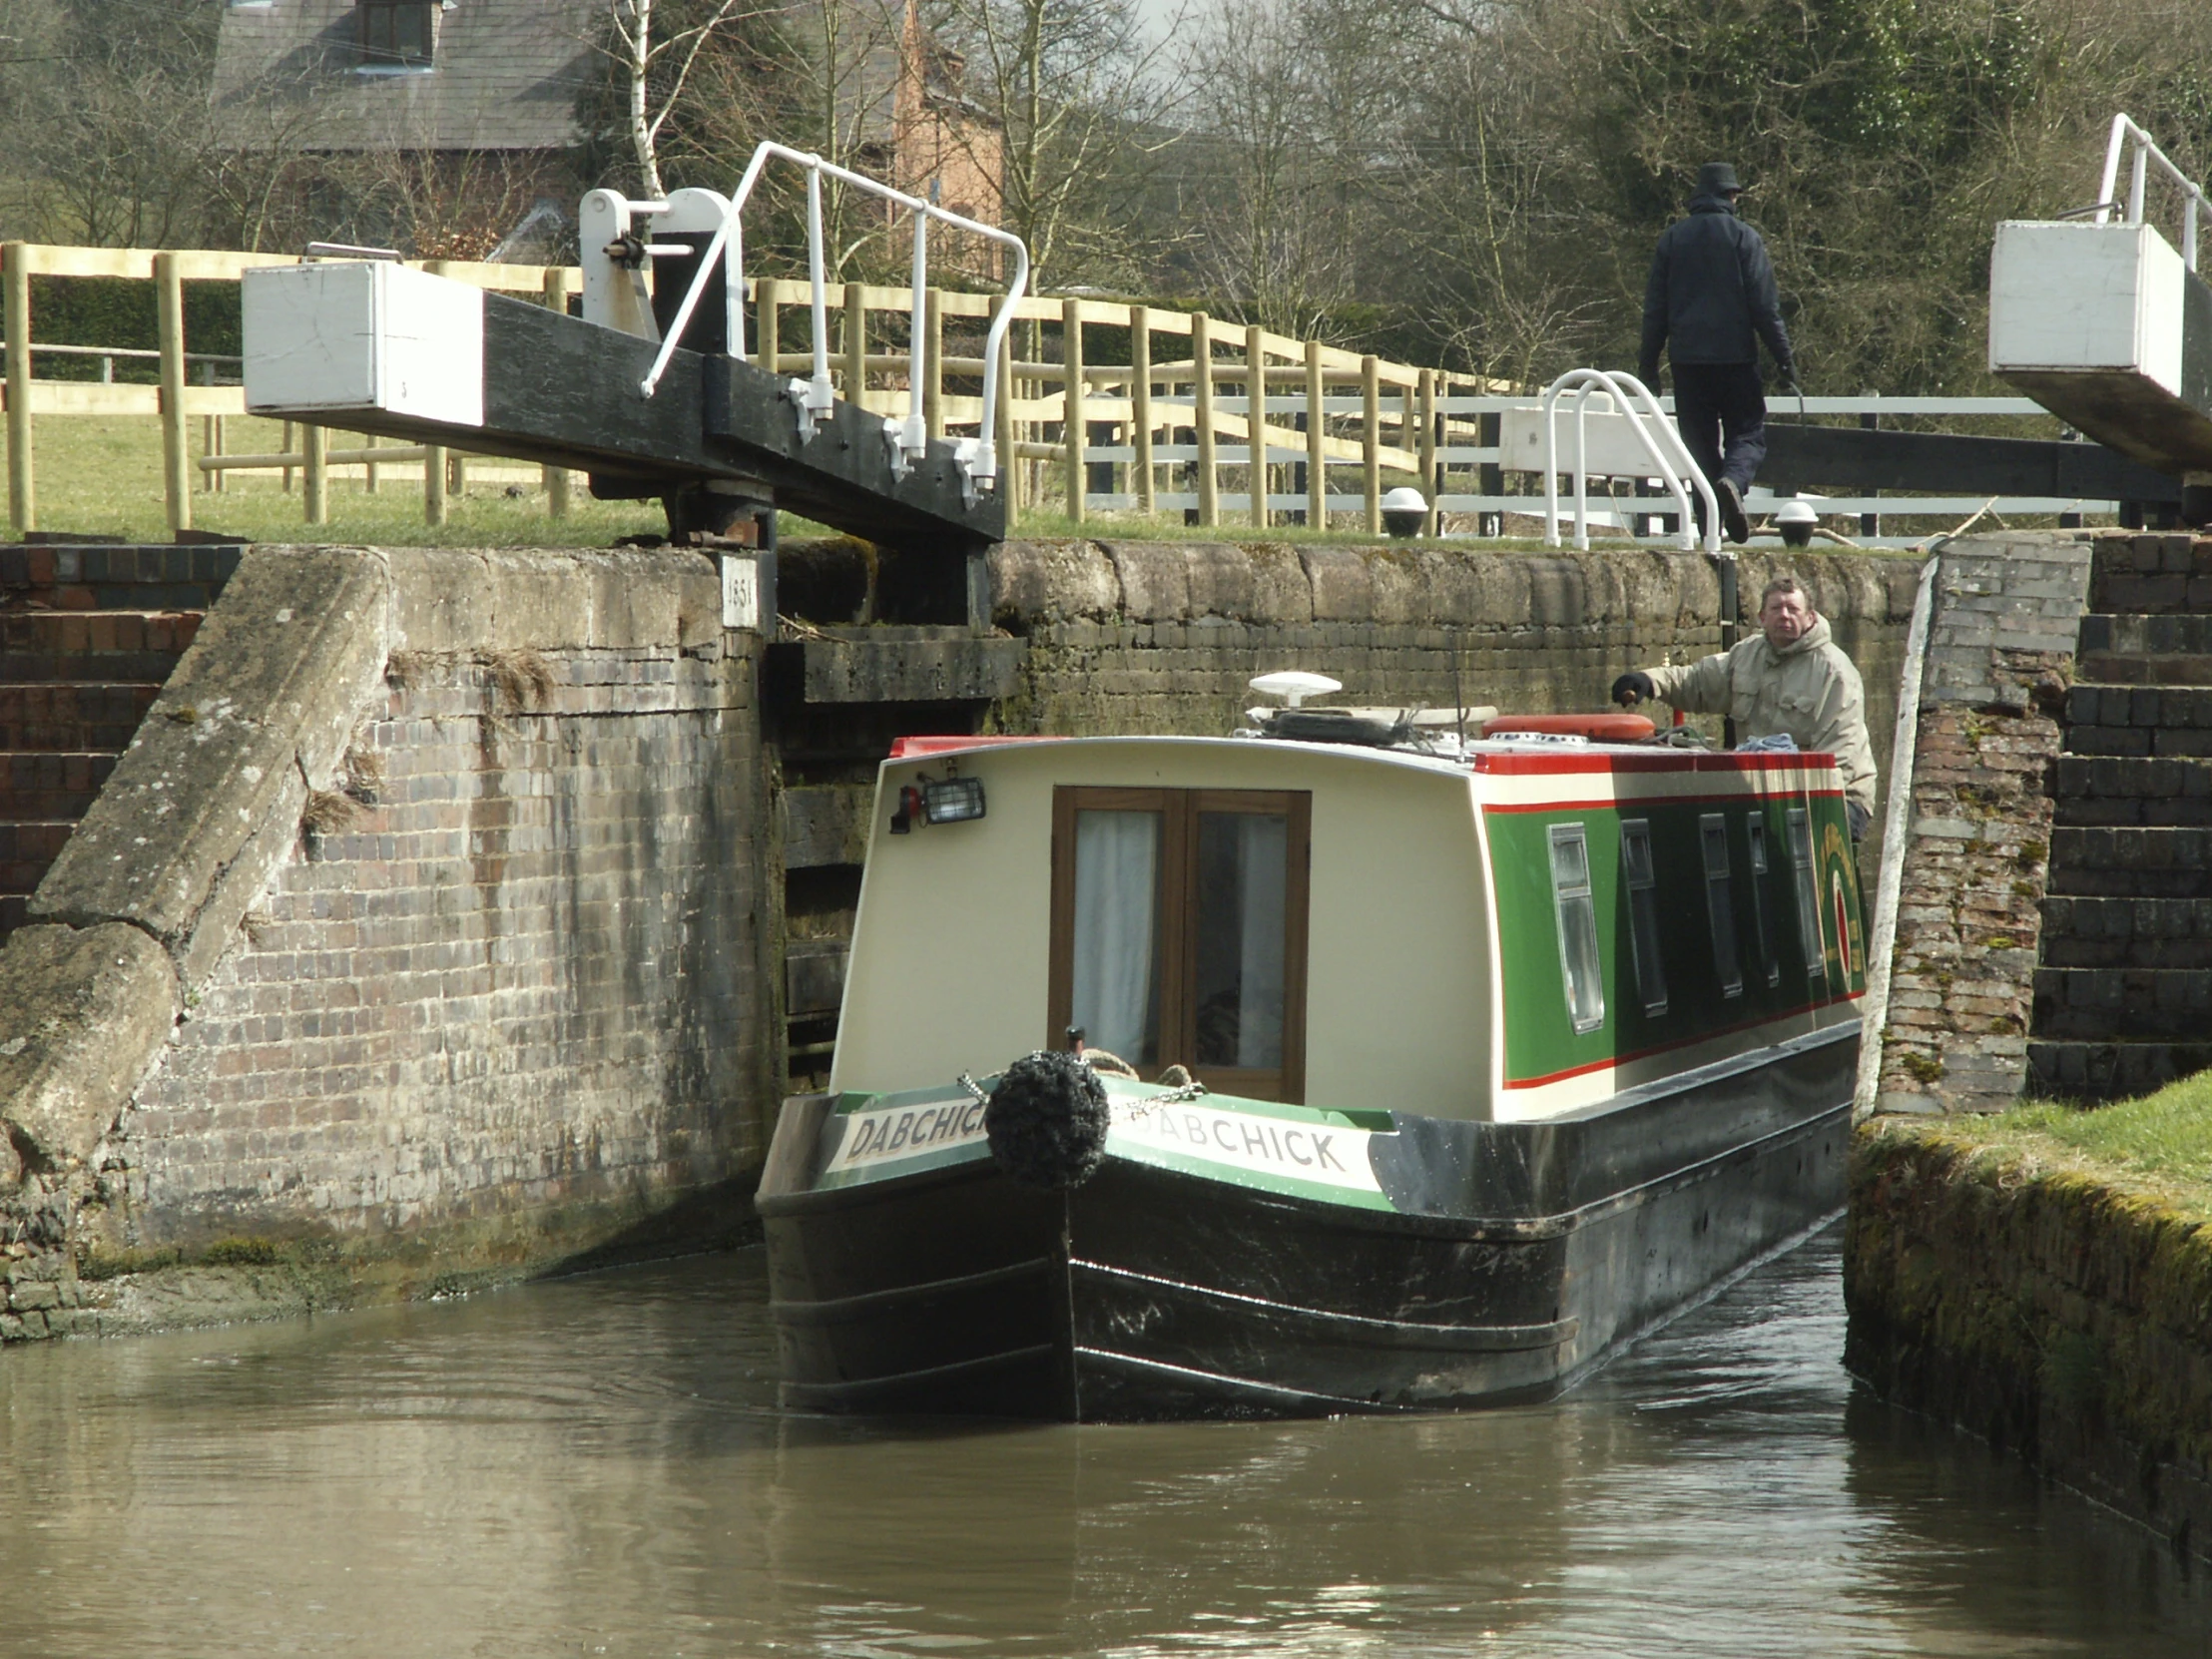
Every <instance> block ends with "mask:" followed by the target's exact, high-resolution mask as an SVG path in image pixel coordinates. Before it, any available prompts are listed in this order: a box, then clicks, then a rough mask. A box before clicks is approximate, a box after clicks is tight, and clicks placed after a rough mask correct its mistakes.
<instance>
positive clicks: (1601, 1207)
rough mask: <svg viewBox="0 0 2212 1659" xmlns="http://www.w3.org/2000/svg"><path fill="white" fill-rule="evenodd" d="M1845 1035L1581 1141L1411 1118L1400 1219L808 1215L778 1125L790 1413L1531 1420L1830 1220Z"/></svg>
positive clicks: (1289, 1200)
mask: <svg viewBox="0 0 2212 1659" xmlns="http://www.w3.org/2000/svg"><path fill="white" fill-rule="evenodd" d="M1857 1053H1858V1041H1857V1029H1856V1026H1853V1027H1850V1028H1848V1029H1846V1030H1838V1031H1831V1032H1828V1033H1823V1034H1820V1036H1819V1037H1818V1039H1817V1040H1805V1041H1801V1042H1799V1043H1796V1044H1790V1045H1784V1046H1783V1047H1781V1048H1779V1049H1775V1050H1769V1051H1766V1053H1764V1054H1763V1055H1761V1056H1756V1057H1751V1058H1748V1059H1746V1060H1743V1061H1738V1062H1732V1063H1729V1064H1727V1065H1723V1066H1718V1067H1711V1068H1707V1069H1706V1071H1705V1072H1702V1073H1697V1074H1691V1075H1689V1076H1687V1077H1685V1078H1683V1079H1680V1080H1678V1086H1670V1087H1669V1088H1667V1089H1665V1090H1662V1091H1657V1092H1654V1093H1650V1094H1648V1095H1647V1096H1646V1097H1645V1098H1641V1099H1633V1100H1626V1101H1622V1102H1618V1103H1614V1104H1611V1105H1609V1106H1607V1107H1605V1108H1603V1109H1601V1110H1596V1111H1592V1112H1588V1113H1582V1114H1576V1115H1573V1116H1571V1117H1569V1118H1567V1119H1564V1120H1551V1121H1546V1122H1540V1123H1522V1124H1513V1123H1507V1124H1487V1123H1484V1124H1469V1123H1458V1122H1452V1121H1447V1120H1440V1119H1432V1118H1419V1117H1413V1116H1409V1115H1403V1114H1399V1115H1395V1116H1394V1117H1393V1125H1394V1130H1393V1132H1392V1133H1390V1134H1388V1135H1379V1136H1377V1137H1376V1138H1375V1141H1374V1146H1375V1148H1376V1151H1375V1154H1374V1156H1375V1159H1376V1163H1377V1167H1378V1170H1379V1173H1380V1174H1381V1176H1382V1178H1383V1187H1384V1189H1385V1191H1386V1192H1387V1193H1388V1195H1389V1197H1390V1200H1391V1202H1392V1203H1393V1205H1394V1206H1395V1208H1394V1209H1391V1210H1380V1209H1368V1208H1356V1207H1353V1206H1351V1205H1348V1204H1341V1203H1333V1202H1330V1201H1328V1200H1326V1199H1321V1198H1312V1197H1303V1196H1292V1195H1287V1194H1284V1193H1279V1192H1269V1191H1262V1190H1256V1189H1254V1188H1252V1187H1249V1186H1243V1185H1238V1184H1235V1183H1234V1182H1231V1181H1225V1180H1215V1179H1210V1178H1208V1177H1206V1176H1204V1175H1200V1174H1192V1173H1185V1172H1182V1171H1178V1170H1175V1169H1167V1168H1161V1167H1158V1166H1157V1165H1154V1164H1148V1163H1145V1162H1141V1161H1137V1160H1134V1159H1129V1158H1119V1157H1114V1158H1109V1160H1108V1162H1107V1164H1106V1165H1105V1167H1104V1168H1103V1169H1101V1170H1100V1171H1099V1173H1098V1174H1097V1175H1095V1176H1094V1177H1093V1178H1092V1179H1090V1180H1089V1181H1087V1182H1085V1183H1083V1184H1082V1185H1080V1186H1078V1187H1075V1188H1073V1189H1072V1190H1070V1191H1067V1192H1064V1193H1047V1192H1041V1191H1038V1190H1035V1189H1031V1188H1025V1187H1021V1186H1017V1185H1016V1184H1014V1183H1013V1182H1011V1181H1009V1180H1007V1179H1006V1178H1005V1177H1004V1176H1002V1175H1000V1174H999V1173H998V1171H997V1168H996V1166H995V1165H993V1164H992V1163H991V1162H990V1161H989V1160H988V1159H987V1158H983V1159H979V1160H971V1161H968V1162H964V1163H959V1164H955V1165H951V1166H949V1167H943V1168H938V1169H933V1170H927V1171H923V1172H920V1173H917V1174H912V1175H905V1176H899V1177H896V1178H893V1179H889V1180H880V1181H875V1182H870V1183H866V1184H862V1185H852V1186H842V1187H827V1188H818V1187H815V1186H814V1185H813V1176H814V1174H815V1173H818V1171H817V1170H816V1169H813V1168H810V1164H809V1157H810V1154H809V1149H810V1148H811V1147H814V1146H817V1145H819V1144H821V1139H822V1134H821V1131H822V1125H823V1122H824V1120H825V1117H826V1114H827V1112H828V1110H829V1102H828V1101H827V1100H825V1099H824V1098H823V1097H801V1098H800V1099H797V1100H794V1101H792V1102H790V1103H788V1104H787V1106H786V1108H785V1116H784V1120H783V1122H782V1123H781V1124H780V1125H779V1130H778V1137H777V1148H776V1152H775V1153H774V1155H772V1159H771V1168H770V1171H769V1176H768V1179H767V1180H766V1181H765V1182H764V1187H763V1191H762V1196H761V1199H760V1208H761V1213H762V1216H763V1220H764V1223H765V1226H766V1228H767V1233H768V1244H769V1256H770V1275H771V1287H772V1295H773V1298H774V1302H773V1306H772V1312H773V1314H774V1316H775V1319H776V1323H777V1327H778V1331H779V1337H780V1342H781V1347H782V1360H783V1375H784V1399H785V1402H786V1404H787V1405H789V1406H792V1407H794V1408H799V1409H814V1410H829V1411H859V1412H869V1413H907V1412H926V1413H939V1412H952V1413H971V1414H988V1415H1004V1416H1022V1417H1046V1418H1059V1419H1073V1420H1083V1421H1099V1420H1127V1419H1157V1418H1184V1417H1206V1416H1289V1415H1323V1414H1334V1413H1342V1412H1358V1411H1403V1410H1419V1409H1435V1408H1442V1407H1455V1406H1466V1405H1477V1404H1493V1403H1505V1402H1509V1401H1516V1400H1526V1399H1534V1398H1541V1397H1544V1396H1546V1395H1549V1394H1551V1393H1554V1392H1556V1391H1558V1390H1559V1389H1560V1388H1562V1387H1565V1386H1568V1385H1570V1384H1571V1383H1573V1382H1574V1381H1575V1380H1576V1379H1578V1378H1579V1377H1581V1376H1583V1375H1585V1374H1586V1373H1588V1372H1589V1371H1590V1370H1592V1369H1593V1368H1594V1367H1596V1366H1598V1365H1600V1364H1602V1363H1603V1362H1604V1360H1605V1359H1606V1358H1607V1357H1608V1356H1609V1355H1611V1354H1612V1353H1614V1352H1616V1351H1617V1350H1618V1349H1619V1348H1620V1347H1621V1346H1622V1345H1623V1344H1625V1343H1627V1342H1630V1341H1633V1340H1634V1339H1635V1338H1636V1337H1637V1336H1639V1335H1641V1334H1643V1333H1644V1332H1646V1331H1648V1330H1650V1329H1652V1328H1653V1327H1655V1326H1656V1325H1659V1324H1661V1323H1664V1322H1665V1321H1666V1320H1667V1319H1670V1318H1672V1317H1674V1316H1675V1315H1676V1314H1679V1313H1680V1312H1682V1311H1683V1310H1684V1309H1686V1308H1688V1307H1691V1306H1694V1305H1695V1304H1696V1303H1698V1302H1699V1301H1702V1300H1703V1299H1704V1298H1706V1297H1708V1296H1710V1295H1711V1294H1713V1293H1714V1292H1715V1291H1716V1290H1718V1289H1719V1288H1721V1287H1722V1286H1724V1285H1725V1284H1727V1283H1728V1282H1729V1281H1730V1280H1731V1279H1733V1278H1734V1277H1735V1276H1737V1275H1739V1274H1741V1273H1742V1272H1744V1271H1745V1270H1747V1269H1748V1268H1750V1267H1751V1266H1753V1265H1754V1264H1756V1263H1757V1262H1759V1261H1761V1260H1763V1259H1765V1258H1766V1257H1768V1256H1770V1255H1772V1254H1773V1253H1774V1252H1775V1251H1777V1250H1779V1249H1782V1248H1784V1247H1786V1246H1787V1245H1789V1244H1790V1243H1793V1242H1795V1241H1796V1240H1797V1239H1799V1238H1802V1237H1803V1236H1804V1235H1805V1234H1806V1233H1807V1232H1809V1231H1810V1230H1812V1229H1814V1228H1816V1227H1818V1226H1819V1225H1821V1224H1822V1223H1823V1222H1824V1221H1826V1220H1827V1219H1829V1218H1830V1217H1832V1216H1833V1215H1834V1214H1835V1213H1836V1212H1837V1210H1838V1209H1839V1208H1840V1207H1841V1205H1842V1202H1843V1192H1844V1161H1845V1155H1846V1147H1847V1141H1848V1134H1849V1117H1850V1110H1849V1101H1850V1093H1851V1080H1852V1076H1853V1073H1854V1071H1855V1069H1856V1063H1857Z"/></svg>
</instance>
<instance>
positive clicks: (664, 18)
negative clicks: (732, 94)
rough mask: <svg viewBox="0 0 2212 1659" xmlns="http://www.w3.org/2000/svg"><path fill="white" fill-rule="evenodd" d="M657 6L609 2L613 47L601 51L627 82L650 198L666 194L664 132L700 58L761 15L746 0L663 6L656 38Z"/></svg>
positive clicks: (631, 132) (634, 145) (631, 128)
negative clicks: (724, 34)
mask: <svg viewBox="0 0 2212 1659" xmlns="http://www.w3.org/2000/svg"><path fill="white" fill-rule="evenodd" d="M655 5H656V0H607V22H608V25H609V28H610V31H611V34H612V37H613V43H614V44H613V45H612V46H607V45H602V46H601V47H600V50H602V51H604V52H607V53H608V55H609V56H611V57H613V58H614V60H615V62H616V64H617V65H618V66H619V68H620V70H621V73H622V75H623V77H624V82H625V92H626V94H627V98H628V103H627V106H626V119H627V133H628V137H629V141H630V148H631V154H632V157H633V159H634V160H635V162H636V164H637V169H638V180H639V183H640V185H641V186H642V187H643V189H644V191H645V193H646V195H647V196H649V197H660V196H665V195H667V194H668V193H667V191H666V189H665V188H664V187H663V185H662V183H661V158H660V139H661V131H662V129H663V128H664V127H665V126H666V125H667V123H668V119H669V117H670V115H671V114H673V113H674V112H675V110H676V109H677V107H678V106H679V105H680V104H681V103H682V102H683V99H684V88H685V84H686V83H687V82H688V81H689V80H690V79H691V75H692V70H693V69H694V68H695V67H696V66H697V64H698V63H699V60H700V56H701V54H702V53H704V52H705V51H706V50H707V48H708V46H709V45H710V44H712V43H713V42H714V41H715V40H716V38H717V36H718V35H720V34H721V33H722V32H723V31H724V30H726V29H729V28H731V27H732V26H733V25H735V24H737V23H739V22H742V21H745V20H748V19H751V18H754V17H758V16H761V15H763V13H762V12H761V11H760V10H758V9H755V8H751V7H748V6H747V5H746V4H745V0H705V3H704V4H695V5H694V6H692V7H691V8H689V9H685V8H681V7H679V6H674V5H666V4H664V5H663V6H662V7H661V10H660V12H659V19H660V29H661V32H660V33H659V34H658V35H656V33H655V28H656V21H655V19H656V12H655Z"/></svg>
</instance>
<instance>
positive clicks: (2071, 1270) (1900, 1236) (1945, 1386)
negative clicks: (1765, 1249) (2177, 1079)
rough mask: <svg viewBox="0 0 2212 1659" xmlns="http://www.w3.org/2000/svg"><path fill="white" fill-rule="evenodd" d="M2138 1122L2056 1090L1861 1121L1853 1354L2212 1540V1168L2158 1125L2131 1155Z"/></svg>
mask: <svg viewBox="0 0 2212 1659" xmlns="http://www.w3.org/2000/svg"><path fill="white" fill-rule="evenodd" d="M2099 1115H2101V1114H2099ZM2164 1121H2165V1120H2164V1119H2163V1117H2161V1115H2160V1114H2155V1113H2146V1114H2141V1115H2139V1116H2138V1118H2137V1120H2136V1122H2135V1124H2134V1125H2133V1126H2132V1128H2133V1129H2134V1130H2135V1131H2136V1132H2137V1133H2138V1134H2141V1133H2144V1132H2145V1131H2147V1130H2151V1129H2152V1128H2153V1127H2154V1125H2155V1124H2157V1123H2162V1122H2164ZM2130 1127H2131V1126H2130V1125H2129V1124H2127V1123H2120V1124H2117V1125H2113V1126H2099V1127H2096V1128H2091V1127H2090V1126H2089V1125H2087V1124H2085V1123H2080V1122H2076V1123H2068V1122H2067V1121H2066V1120H2064V1119H2062V1118H2060V1117H2058V1116H2056V1115H2055V1114H2054V1113H2053V1112H2052V1111H2051V1110H2050V1109H2040V1110H2027V1111H2021V1112H2016V1113H2009V1114H2005V1115H2003V1116H2000V1117H1995V1118H1986V1119H1973V1118H1953V1119H1948V1120H1945V1121H1944V1122H1942V1123H1940V1124H1929V1123H1926V1122H1918V1123H1915V1122H1907V1121H1904V1120H1899V1119H1885V1120H1878V1121H1877V1123H1876V1124H1874V1125H1872V1126H1870V1127H1869V1128H1867V1129H1865V1130H1862V1131H1861V1133H1860V1138H1859V1141H1858V1145H1857V1147H1856V1148H1855V1150H1854V1156H1853V1162H1852V1191H1851V1220H1850V1223H1849V1227H1848V1230H1847V1235H1846V1245H1845V1259H1844V1272H1845V1294H1846V1299H1847V1302H1848V1304H1849V1306H1850V1310H1851V1334H1850V1338H1849V1342H1848V1347H1847V1361H1848V1363H1849V1364H1850V1365H1851V1367H1852V1369H1853V1370H1854V1371H1855V1372H1856V1373H1858V1374H1859V1375H1860V1376H1862V1377H1864V1378H1865V1379H1867V1380H1868V1381H1869V1382H1870V1383H1874V1384H1875V1386H1876V1387H1878V1388H1879V1389H1880V1390H1881V1391H1882V1392H1883V1393H1885V1394H1886V1395H1888V1396H1890V1397H1892V1398H1894V1399H1897V1400H1899V1401H1900V1402H1902V1403H1906V1404H1909V1405H1913V1406H1915V1407H1918V1408H1921V1409H1926V1410H1930V1411H1933V1412H1935V1413H1936V1414H1938V1415H1943V1416H1948V1417H1950V1418H1951V1419H1953V1420H1955V1421H1958V1422H1960V1423H1962V1424H1964V1425H1965V1426H1966V1427H1968V1428H1970V1429H1972V1430H1974V1431H1975V1432H1977V1433H1981V1434H1984V1435H1986V1436H1988V1437H1989V1438H1991V1439H1992V1440H1995V1441H1997V1442H1998V1443H2000V1444H2004V1445H2009V1446H2012V1447H2015V1448H2016V1449H2018V1450H2019V1451H2020V1452H2022V1453H2023V1454H2024V1455H2026V1456H2027V1457H2028V1458H2029V1459H2030V1460H2031V1461H2034V1462H2036V1463H2038V1464H2039V1465H2040V1466H2041V1467H2043V1468H2044V1469H2045V1470H2046V1471H2047V1472H2049V1473H2051V1474H2053V1475H2055V1476H2057V1477H2058V1478H2060V1479H2062V1480H2065V1481H2067V1482H2068V1483H2069V1484H2072V1485H2074V1486H2077V1487H2079V1488H2081V1489H2082V1490H2084V1491H2087V1492H2088V1493H2089V1494H2090V1495H2092V1496H2094V1497H2096V1498H2098V1499H2099V1500H2100V1501H2103V1502H2105V1503H2109V1504H2111V1505H2112V1506H2113V1507H2115V1508H2118V1509H2120V1510H2122V1511H2124V1512H2126V1513H2129V1514H2132V1515H2135V1516H2137V1517H2139V1518H2141V1519H2143V1520H2145V1521H2147V1522H2149V1523H2150V1524H2152V1525H2154V1526H2157V1527H2158V1528H2160V1529H2161V1530H2163V1531H2165V1532H2167V1533H2168V1534H2169V1535H2172V1536H2173V1537H2174V1538H2175V1539H2176V1540H2177V1542H2179V1543H2182V1544H2184V1545H2186V1546H2187V1547H2189V1548H2191V1549H2194V1550H2196V1551H2197V1552H2199V1553H2206V1554H2212V1187H2207V1186H2205V1185H2204V1184H2203V1183H2202V1182H2201V1181H2199V1180H2196V1179H2192V1178H2190V1177H2188V1176H2186V1175H2183V1174H2180V1173H2177V1170H2178V1168H2179V1165H2178V1164H2176V1163H2174V1162H2172V1161H2171V1159H2172V1153H2171V1149H2170V1148H2169V1147H2168V1145H2167V1143H2166V1141H2165V1140H2164V1139H2163V1138H2161V1137H2160V1136H2158V1135H2156V1134H2153V1135H2152V1138H2151V1139H2149V1140H2147V1141H2145V1142H2143V1145H2144V1146H2146V1147H2148V1148H2151V1149H2152V1150H2151V1151H2150V1152H2149V1153H2148V1161H2146V1159H2145V1158H2144V1157H2135V1156H2127V1155H2123V1153H2122V1152H2121V1151H2120V1150H2119V1149H2120V1148H2121V1147H2122V1146H2124V1145H2125V1144H2126V1143H2127V1131H2128V1130H2129V1129H2130ZM2204 1140H2205V1137H2204V1136H2203V1135H2202V1132H2201V1130H2200V1132H2199V1134H2198V1136H2197V1143H2198V1148H2199V1150H2198V1152H2197V1154H2196V1156H2198V1157H2200V1158H2201V1156H2202V1145H2203V1142H2204ZM2084 1142H2093V1143H2103V1144H2102V1146H2101V1148H2100V1150H2098V1151H2092V1150H2090V1148H2089V1146H2087V1145H2085V1144H2083V1143H2084ZM2154 1165H2156V1166H2160V1167H2154ZM2200 1167H2201V1166H2200Z"/></svg>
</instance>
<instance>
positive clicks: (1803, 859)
mask: <svg viewBox="0 0 2212 1659" xmlns="http://www.w3.org/2000/svg"><path fill="white" fill-rule="evenodd" d="M1785 822H1786V823H1787V824H1788V826H1789V832H1790V876H1791V881H1790V884H1791V886H1793V887H1794V888H1795V889H1796V890H1797V919H1798V942H1799V943H1800V944H1802V945H1803V946H1804V947H1805V973H1806V977H1808V978H1810V979H1825V978H1827V977H1828V963H1827V962H1826V961H1825V960H1824V959H1823V955H1822V950H1821V896H1820V883H1819V881H1818V879H1817V878H1816V877H1815V875H1814V873H1813V815H1812V814H1811V813H1809V812H1807V811H1806V810H1805V809H1804V808H1803V807H1792V808H1791V809H1790V811H1789V814H1788V816H1787V819H1786V820H1785Z"/></svg>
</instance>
